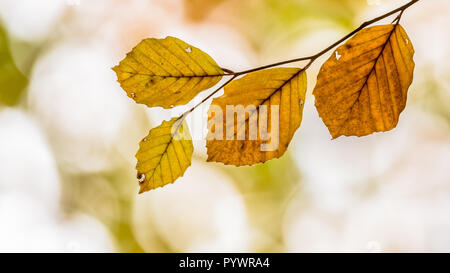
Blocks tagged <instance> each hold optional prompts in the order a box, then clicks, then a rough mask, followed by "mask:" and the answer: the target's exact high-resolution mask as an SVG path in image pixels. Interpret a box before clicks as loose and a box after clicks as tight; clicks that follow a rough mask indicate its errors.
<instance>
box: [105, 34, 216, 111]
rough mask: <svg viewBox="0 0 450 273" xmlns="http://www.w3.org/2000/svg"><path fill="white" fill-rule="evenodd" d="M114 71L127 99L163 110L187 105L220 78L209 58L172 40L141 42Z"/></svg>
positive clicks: (177, 40)
mask: <svg viewBox="0 0 450 273" xmlns="http://www.w3.org/2000/svg"><path fill="white" fill-rule="evenodd" d="M113 70H114V71H115V72H116V73H117V78H118V81H119V83H120V85H121V86H122V88H123V89H124V90H125V91H126V92H127V95H128V96H129V97H130V98H132V99H134V100H135V101H136V102H137V103H142V104H145V105H147V106H149V107H154V106H161V107H164V108H166V109H167V108H172V107H174V106H177V105H184V104H186V103H188V102H189V101H190V100H192V99H193V98H194V97H195V96H196V95H197V94H198V93H200V92H201V91H203V90H206V89H208V88H210V87H212V86H214V85H215V84H217V83H218V82H219V81H220V80H221V78H222V75H223V71H222V69H221V68H220V67H219V66H218V65H217V64H216V62H215V61H214V60H213V59H212V58H211V57H210V56H208V54H206V53H204V52H203V51H201V50H200V49H198V48H196V47H193V46H191V45H189V44H186V43H185V42H183V41H181V40H180V39H177V38H174V37H166V38H165V39H153V38H151V39H145V40H143V41H142V42H140V43H139V44H138V45H137V46H136V47H135V48H134V49H133V50H132V51H131V52H130V53H128V54H127V57H126V58H125V59H123V60H122V61H121V62H120V63H119V65H118V66H116V67H114V68H113Z"/></svg>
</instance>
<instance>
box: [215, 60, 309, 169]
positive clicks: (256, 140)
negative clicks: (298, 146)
mask: <svg viewBox="0 0 450 273" xmlns="http://www.w3.org/2000/svg"><path fill="white" fill-rule="evenodd" d="M305 92H306V73H305V72H304V71H302V70H301V69H297V68H275V69H268V70H262V71H258V72H253V73H250V74H248V75H246V76H245V77H243V78H241V79H238V80H235V81H233V82H231V83H230V84H229V85H227V86H226V87H225V91H224V95H223V96H221V97H219V98H216V99H214V100H213V102H212V104H211V107H210V109H209V120H208V128H209V133H208V140H207V148H208V161H215V162H222V163H224V164H226V165H235V166H243V165H253V164H257V163H262V162H265V161H267V160H270V159H273V158H278V157H281V156H282V155H283V154H284V152H285V151H286V149H287V147H288V145H289V142H290V141H291V139H292V137H293V136H294V133H295V131H296V130H297V128H298V127H299V126H300V123H301V121H302V112H303V105H304V100H305ZM233 107H234V109H233ZM227 108H228V110H229V112H228V114H227ZM233 110H237V112H236V113H239V114H235V112H234V111H233ZM227 117H228V118H227ZM239 117H241V118H239Z"/></svg>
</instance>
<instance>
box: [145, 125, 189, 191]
mask: <svg viewBox="0 0 450 273" xmlns="http://www.w3.org/2000/svg"><path fill="white" fill-rule="evenodd" d="M180 121H181V120H180V119H178V118H173V119H172V120H170V121H164V122H163V123H162V124H161V125H160V126H158V127H155V128H153V129H151V130H150V132H149V134H148V136H146V137H145V138H144V139H143V140H142V141H141V142H140V143H139V151H138V152H137V153H136V158H137V165H136V169H137V171H138V175H137V178H138V179H139V184H140V190H139V193H143V192H146V191H149V190H152V189H156V188H159V187H163V186H165V185H167V184H170V183H173V182H175V180H176V179H177V178H179V177H181V176H183V174H184V172H185V171H186V169H187V168H188V167H189V166H190V165H191V160H192V153H193V151H194V147H193V145H192V139H191V136H190V133H189V128H188V127H187V124H186V122H184V121H183V123H182V124H181V125H180V124H179V123H180Z"/></svg>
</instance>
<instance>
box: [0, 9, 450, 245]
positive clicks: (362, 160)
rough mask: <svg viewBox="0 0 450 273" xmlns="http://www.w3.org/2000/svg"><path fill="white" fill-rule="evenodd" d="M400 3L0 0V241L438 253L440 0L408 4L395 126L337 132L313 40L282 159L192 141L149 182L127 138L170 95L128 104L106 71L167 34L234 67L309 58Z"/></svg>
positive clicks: (448, 219)
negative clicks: (172, 169)
mask: <svg viewBox="0 0 450 273" xmlns="http://www.w3.org/2000/svg"><path fill="white" fill-rule="evenodd" d="M406 2H408V1H406V0H405V1H400V0H377V1H375V0H373V1H372V0H367V1H365V0H316V1H306V0H305V1H304V0H246V1H241V0H90V1H87V0H39V1H36V0H0V74H2V75H3V76H0V92H1V93H0V251H1V252H8V251H14V252H22V251H32V252H48V251H52V252H222V251H237V252H247V251H258V252H278V251H280V252H303V251H319V252H322V251H338V252H342V251H344V252H346V251H357V252H417V251H418V252H447V251H450V213H449V212H450V171H449V166H450V165H449V162H450V130H449V125H450V110H449V109H450V64H449V63H448V62H447V61H446V60H449V59H450V49H449V45H450V29H449V27H448V26H449V25H450V19H449V18H450V1H448V0H427V1H425V0H422V1H420V2H419V3H417V4H416V5H414V6H413V7H411V8H410V9H408V10H407V12H406V13H405V15H404V16H403V19H402V25H403V26H404V27H405V29H406V30H407V32H408V34H409V36H410V38H411V40H412V41H413V44H414V47H415V49H416V55H415V62H416V70H415V79H414V82H413V85H412V86H411V88H410V91H409V99H408V105H407V108H406V110H405V111H404V112H403V113H402V115H401V118H400V122H399V125H398V127H397V128H396V129H395V130H393V131H391V132H387V133H379V134H374V135H371V136H368V137H364V138H355V137H350V138H339V139H337V140H333V141H332V140H331V137H330V135H329V133H328V131H327V128H326V127H325V126H324V124H323V123H322V121H321V119H320V118H319V116H318V114H317V111H316V109H315V108H314V98H313V96H312V95H311V91H312V88H313V87H314V84H315V78H316V75H317V72H318V69H319V68H320V65H321V63H322V62H323V61H324V60H325V59H326V58H328V56H324V57H323V58H322V59H321V60H318V61H317V62H316V63H315V64H314V65H313V66H312V67H311V68H310V69H309V71H308V81H309V87H308V95H307V102H306V105H305V109H304V118H303V123H302V125H301V127H300V129H299V131H298V132H297V133H296V135H295V137H294V139H293V141H292V143H291V145H290V148H289V152H288V153H287V154H286V155H285V156H283V158H281V159H279V160H273V161H271V162H269V163H266V164H263V165H258V166H255V167H241V168H237V167H225V166H223V165H222V164H214V163H206V162H205V158H206V149H205V147H204V145H205V142H204V141H195V151H196V152H195V154H194V161H193V164H192V167H191V168H189V169H188V171H187V172H186V174H185V176H184V177H183V178H181V179H179V180H177V182H176V183H175V184H173V185H168V186H166V187H164V188H162V189H158V190H155V191H151V192H149V193H145V194H143V195H137V190H138V183H137V180H136V178H135V176H136V173H135V170H134V166H135V163H136V162H135V158H134V154H135V152H136V151H137V149H138V143H139V141H140V140H141V139H142V137H144V136H145V135H146V134H147V133H148V130H149V129H150V128H151V127H152V126H156V125H158V124H159V123H161V122H162V120H164V119H168V118H169V117H170V116H171V115H175V114H176V113H180V112H181V111H182V109H181V108H179V109H175V110H174V111H172V112H170V111H163V110H161V109H160V108H158V109H148V108H146V107H145V106H142V105H137V104H135V103H134V102H133V101H132V100H131V99H129V98H128V97H127V96H126V94H125V92H124V91H122V90H121V88H120V86H119V84H118V83H117V82H116V77H115V74H114V72H113V71H112V70H111V67H113V66H114V65H116V64H117V63H118V62H119V61H120V60H121V59H122V58H124V56H125V54H126V53H127V52H128V51H130V50H131V48H133V47H134V46H135V45H136V44H137V43H138V42H139V41H140V40H142V39H143V38H147V37H158V38H163V37H165V36H169V35H170V36H175V37H178V38H181V39H183V40H184V41H186V42H187V43H190V44H193V45H195V46H197V47H199V48H201V49H202V50H204V51H205V52H207V53H208V54H210V55H211V56H212V57H213V58H214V59H215V60H216V61H217V63H218V64H219V65H221V66H222V67H226V68H229V69H232V70H236V71H237V70H241V69H246V68H250V67H255V66H259V65H263V64H268V63H272V62H276V61H281V60H286V59H291V58H296V57H300V56H307V55H310V54H312V53H316V52H318V51H320V50H321V49H323V48H325V47H327V46H328V45H329V44H331V43H333V42H334V41H335V40H337V39H338V38H340V37H341V36H343V35H345V34H346V33H348V32H349V31H351V30H352V29H354V28H355V27H357V26H359V25H360V24H361V22H363V21H365V20H368V19H371V18H373V17H376V16H378V15H381V14H383V13H385V12H387V11H389V10H391V9H393V8H396V7H398V6H400V5H402V4H404V3H406ZM391 20H392V18H391ZM386 22H390V21H389V20H387V21H386ZM206 94H207V93H206V92H205V93H201V94H200V96H199V98H196V100H195V101H199V100H200V99H201V98H203V97H205V96H206ZM192 123H193V124H194V125H193V126H192V125H191V130H192V131H193V132H192V134H194V135H195V134H199V132H200V133H201V130H204V128H202V113H201V111H197V112H196V113H194V115H193V117H192V120H191V124H192Z"/></svg>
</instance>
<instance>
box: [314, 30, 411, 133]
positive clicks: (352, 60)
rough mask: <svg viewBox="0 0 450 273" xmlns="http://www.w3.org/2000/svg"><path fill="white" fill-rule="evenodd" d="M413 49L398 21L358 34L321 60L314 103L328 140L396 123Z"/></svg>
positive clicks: (405, 89)
mask: <svg viewBox="0 0 450 273" xmlns="http://www.w3.org/2000/svg"><path fill="white" fill-rule="evenodd" d="M413 55H414V48H413V46H412V43H411V40H410V39H409V38H408V36H407V34H406V32H405V30H404V29H403V28H402V27H401V26H400V25H383V26H375V27H371V28H366V29H363V30H361V31H360V32H358V33H357V34H356V35H355V36H354V37H353V38H351V39H350V40H349V41H348V42H346V43H345V44H344V45H342V46H340V47H339V48H338V49H337V50H336V51H335V52H334V54H333V55H332V56H331V57H330V58H329V59H328V60H327V61H326V62H325V63H324V65H323V66H322V68H321V70H320V73H319V75H318V77H317V85H316V87H315V89H314V92H313V94H314V96H315V99H316V102H315V104H316V107H317V111H318V112H319V115H320V117H321V118H322V120H323V122H324V123H325V125H326V126H327V127H328V130H329V131H330V134H331V135H332V137H333V138H337V137H339V136H342V135H345V136H365V135H369V134H372V133H374V132H385V131H389V130H392V129H393V128H395V127H396V126H397V123H398V120H399V116H400V113H401V112H402V111H403V110H404V108H405V105H406V99H407V91H408V88H409V86H410V85H411V83H412V80H413V71H414V61H413Z"/></svg>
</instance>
